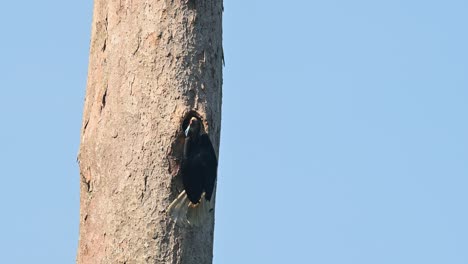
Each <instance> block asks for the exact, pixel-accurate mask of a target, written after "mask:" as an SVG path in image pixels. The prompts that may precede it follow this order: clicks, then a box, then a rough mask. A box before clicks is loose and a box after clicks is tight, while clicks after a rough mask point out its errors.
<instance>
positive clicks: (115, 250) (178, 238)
mask: <svg viewBox="0 0 468 264" xmlns="http://www.w3.org/2000/svg"><path fill="white" fill-rule="evenodd" d="M222 9H223V7H222V0H159V1H156V0H119V1H117V0H95V1H94V15H93V25H92V35H91V47H90V57H89V73H88V84H87V90H86V98H85V104H84V112H83V126H82V133H81V145H80V151H79V155H78V161H79V166H80V176H81V179H82V181H81V185H80V193H81V198H80V235H79V245H78V253H77V263H81V264H84V263H93V264H94V263H127V264H130V263H189V264H190V263H193V264H195V263H196V264H200V263H211V262H212V255H213V229H214V213H213V215H212V217H210V220H209V221H207V222H206V223H205V224H204V225H203V226H201V227H184V226H179V225H175V224H174V222H173V221H172V220H171V219H170V217H169V216H168V215H167V214H166V209H167V206H168V205H169V204H170V203H171V201H172V200H173V199H174V198H175V197H176V196H177V195H178V193H179V192H180V191H182V184H181V179H180V175H178V169H179V160H180V158H181V155H182V144H183V134H182V123H183V121H184V119H186V118H187V117H188V116H190V115H197V116H199V117H200V118H201V119H202V120H203V124H204V127H205V130H206V132H208V134H209V135H210V138H211V141H212V142H213V145H214V147H215V150H216V152H217V151H218V148H219V135H220V124H221V86H222V63H223V51H222V29H221V18H222Z"/></svg>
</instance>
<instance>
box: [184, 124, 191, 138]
mask: <svg viewBox="0 0 468 264" xmlns="http://www.w3.org/2000/svg"><path fill="white" fill-rule="evenodd" d="M189 130H190V125H188V127H187V128H186V129H185V136H186V137H188V133H189Z"/></svg>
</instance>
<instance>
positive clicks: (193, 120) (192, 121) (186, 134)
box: [185, 117, 198, 137]
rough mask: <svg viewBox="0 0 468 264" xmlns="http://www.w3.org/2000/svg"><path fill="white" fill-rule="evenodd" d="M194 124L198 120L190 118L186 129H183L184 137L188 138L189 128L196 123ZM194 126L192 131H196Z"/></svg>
mask: <svg viewBox="0 0 468 264" xmlns="http://www.w3.org/2000/svg"><path fill="white" fill-rule="evenodd" d="M196 122H198V120H197V119H196V118H195V117H192V118H191V119H190V122H189V125H188V126H187V128H186V129H185V137H188V136H189V133H190V129H191V126H192V124H193V123H196ZM194 126H195V128H194V129H196V127H197V124H194Z"/></svg>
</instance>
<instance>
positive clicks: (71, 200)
mask: <svg viewBox="0 0 468 264" xmlns="http://www.w3.org/2000/svg"><path fill="white" fill-rule="evenodd" d="M197 1H199V0H197ZM224 5H225V12H224V51H225V58H226V67H225V68H224V87H223V89H224V91H223V94H224V98H223V121H222V135H221V152H220V166H219V176H218V177H219V180H218V194H217V210H216V232H215V251H214V263H215V264H239V263H247V264H248V263H268V264H277V263H278V264H280V263H281V264H283V263H320V264H343V263H346V264H348V263H355V264H375V263H379V264H383V263H389V264H394V263H398V264H414V263H424V264H432V263H434V264H436V263H437V264H440V263H444V264H445V263H449V264H466V263H468V250H467V249H468V210H467V203H468V191H467V189H468V122H467V118H468V34H467V33H468V32H467V26H468V16H467V13H468V2H467V1H464V0H463V1H462V0H460V1H456V0H446V1H430V0H429V1H427V0H426V1H422V0H413V1H398V0H392V1H364V0H356V1H344V0H330V1H302V0H300V1H290V2H287V1H276V0H273V1H271V0H270V1H267V0H251V1H248V2H246V1H235V0H226V1H225V4H224ZM1 10H2V12H1V16H0V31H1V35H2V37H1V42H0V73H1V76H2V78H1V80H0V87H1V88H0V89H1V93H0V99H1V100H0V121H1V129H0V161H1V168H0V171H1V179H2V182H1V186H2V188H1V189H2V190H1V191H0V208H1V210H2V211H1V217H0V234H1V238H0V255H1V258H2V260H1V262H2V263H48V264H49V263H50V264H55V263H57V264H63V263H74V261H75V254H76V247H77V239H78V220H79V218H78V210H79V188H78V186H79V175H78V168H77V164H76V161H75V160H76V154H77V152H78V145H79V134H80V127H81V114H82V107H83V100H84V93H85V86H86V75H87V61H88V48H89V39H90V29H91V16H92V1H91V0H86V1H62V0H44V1H27V2H24V1H4V3H2V7H1Z"/></svg>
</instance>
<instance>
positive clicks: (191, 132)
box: [185, 117, 201, 137]
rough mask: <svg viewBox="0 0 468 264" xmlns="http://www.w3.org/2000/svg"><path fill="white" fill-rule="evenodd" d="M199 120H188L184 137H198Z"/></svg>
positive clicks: (193, 118) (194, 118)
mask: <svg viewBox="0 0 468 264" xmlns="http://www.w3.org/2000/svg"><path fill="white" fill-rule="evenodd" d="M200 128H201V124H200V120H198V119H197V118H196V117H192V118H190V122H189V125H188V126H187V128H186V129H185V137H198V136H199V135H200Z"/></svg>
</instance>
